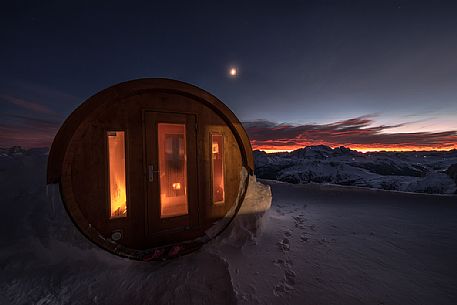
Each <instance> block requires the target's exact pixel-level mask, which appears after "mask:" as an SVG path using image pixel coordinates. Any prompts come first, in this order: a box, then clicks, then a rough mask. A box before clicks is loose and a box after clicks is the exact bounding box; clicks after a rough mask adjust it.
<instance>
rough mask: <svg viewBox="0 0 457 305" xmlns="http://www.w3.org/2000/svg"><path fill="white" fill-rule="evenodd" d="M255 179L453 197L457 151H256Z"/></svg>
mask: <svg viewBox="0 0 457 305" xmlns="http://www.w3.org/2000/svg"><path fill="white" fill-rule="evenodd" d="M254 159H255V167H256V173H257V176H258V177H260V178H265V179H274V180H279V181H284V182H290V183H309V182H316V183H333V184H339V185H350V186H360V187H369V188H377V189H385V190H396V191H405V192H416V193H431V194H453V193H456V190H457V185H456V183H457V178H455V177H457V176H455V175H452V173H451V172H450V169H451V166H452V165H453V164H454V166H457V150H451V151H443V152H440V151H431V152H370V153H361V152H357V151H355V150H351V149H349V148H346V147H338V148H334V149H332V148H330V147H328V146H324V145H318V146H307V147H305V148H301V149H297V150H295V151H292V152H290V153H277V154H267V153H265V152H263V151H254Z"/></svg>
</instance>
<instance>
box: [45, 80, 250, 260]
mask: <svg viewBox="0 0 457 305" xmlns="http://www.w3.org/2000/svg"><path fill="white" fill-rule="evenodd" d="M253 168H254V166H253V157H252V149H251V146H250V143H249V139H248V137H247V135H246V132H245V130H244V129H243V127H242V125H241V123H240V122H239V120H238V119H237V118H236V116H235V115H234V114H233V112H231V111H230V109H229V108H228V107H227V106H225V105H224V104H223V103H222V102H221V101H220V100H218V99H217V98H216V97H215V96H213V95H211V94H210V93H208V92H206V91H204V90H202V89H200V88H198V87H196V86H193V85H190V84H187V83H184V82H180V81H176V80H171V79H158V78H148V79H138V80H132V81H128V82H124V83H120V84H117V85H114V86H112V87H109V88H107V89H105V90H103V91H101V92H99V93H97V94H95V95H94V96H92V97H90V98H89V99H88V100H86V101H85V102H84V103H82V104H81V105H80V106H79V107H78V108H77V109H76V110H75V111H74V112H73V113H72V114H71V115H70V116H69V117H68V118H67V119H66V120H65V122H64V123H63V125H62V126H61V128H60V130H59V132H58V133H57V135H56V137H55V139H54V142H53V143H52V147H51V151H50V153H49V159H48V172H47V180H48V183H49V184H59V189H60V194H61V198H62V202H63V204H64V206H65V208H66V210H67V212H68V214H69V216H70V218H71V219H72V221H73V222H74V224H75V225H76V227H77V228H78V229H79V230H80V231H81V232H82V233H83V234H84V235H85V236H86V237H87V238H88V239H90V240H91V241H92V242H94V243H95V244H97V245H98V246H100V247H102V248H103V249H105V250H108V251H110V252H112V253H114V254H117V255H120V256H123V257H129V258H132V259H137V260H162V259H167V258H170V257H175V256H179V255H182V254H185V253H189V252H190V251H192V250H195V249H198V248H199V247H200V246H201V245H202V244H204V243H205V242H207V241H208V240H210V239H211V238H213V237H215V236H217V235H218V234H220V232H222V230H224V229H225V228H226V227H227V226H228V224H229V223H230V222H231V220H232V219H233V218H234V217H235V216H236V214H237V211H238V210H239V208H240V206H241V204H242V202H243V199H244V195H245V192H246V189H247V187H248V183H249V175H252V174H253Z"/></svg>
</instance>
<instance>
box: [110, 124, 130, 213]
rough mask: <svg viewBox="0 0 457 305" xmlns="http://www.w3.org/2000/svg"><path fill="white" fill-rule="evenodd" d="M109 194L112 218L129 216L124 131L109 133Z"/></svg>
mask: <svg viewBox="0 0 457 305" xmlns="http://www.w3.org/2000/svg"><path fill="white" fill-rule="evenodd" d="M108 154H109V157H108V159H109V192H110V206H111V214H110V215H111V218H117V217H126V216H127V195H126V191H125V135H124V132H123V131H109V132H108Z"/></svg>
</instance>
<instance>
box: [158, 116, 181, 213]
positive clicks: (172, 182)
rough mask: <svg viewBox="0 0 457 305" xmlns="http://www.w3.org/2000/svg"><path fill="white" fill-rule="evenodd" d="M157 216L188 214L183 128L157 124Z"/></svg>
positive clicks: (176, 125) (179, 125)
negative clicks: (158, 191) (158, 172)
mask: <svg viewBox="0 0 457 305" xmlns="http://www.w3.org/2000/svg"><path fill="white" fill-rule="evenodd" d="M158 135H159V136H158V139H159V143H158V144H159V145H158V146H159V147H158V148H159V171H160V217H161V218H166V217H174V216H180V215H186V214H188V212H189V211H188V202H187V153H186V125H185V124H169V123H159V124H158Z"/></svg>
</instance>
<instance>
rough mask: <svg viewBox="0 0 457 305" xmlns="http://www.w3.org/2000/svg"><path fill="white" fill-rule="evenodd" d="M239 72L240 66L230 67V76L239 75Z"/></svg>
mask: <svg viewBox="0 0 457 305" xmlns="http://www.w3.org/2000/svg"><path fill="white" fill-rule="evenodd" d="M238 74H239V72H238V68H237V67H230V69H229V75H230V77H237V76H238Z"/></svg>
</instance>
